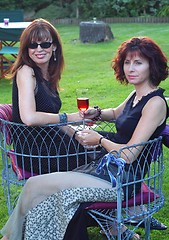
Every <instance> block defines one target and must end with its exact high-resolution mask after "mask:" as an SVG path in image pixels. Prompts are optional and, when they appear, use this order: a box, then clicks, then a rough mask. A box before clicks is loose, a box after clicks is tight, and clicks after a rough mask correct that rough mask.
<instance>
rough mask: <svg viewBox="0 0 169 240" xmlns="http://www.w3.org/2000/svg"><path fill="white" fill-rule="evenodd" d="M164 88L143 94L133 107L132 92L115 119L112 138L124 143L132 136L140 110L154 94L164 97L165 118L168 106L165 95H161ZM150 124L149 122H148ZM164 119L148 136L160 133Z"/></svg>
mask: <svg viewBox="0 0 169 240" xmlns="http://www.w3.org/2000/svg"><path fill="white" fill-rule="evenodd" d="M163 92H164V90H163V89H161V88H159V89H157V90H156V91H153V92H151V93H149V94H147V95H146V96H143V97H142V99H141V100H140V101H139V102H138V103H137V104H136V105H135V106H134V107H133V101H134V98H135V96H136V93H134V94H133V95H132V96H131V98H130V99H129V100H128V102H127V103H126V106H125V108H124V110H123V112H122V114H121V115H120V116H119V117H118V118H117V120H116V130H117V133H116V134H115V135H114V139H112V140H113V141H114V142H116V143H121V144H126V143H127V142H128V141H129V140H130V139H131V137H132V135H133V133H134V130H135V128H136V126H137V124H138V122H139V120H140V118H141V115H142V110H143V108H144V106H145V105H146V103H147V102H148V101H149V100H150V99H151V98H152V97H154V96H159V97H161V98H162V99H164V101H165V103H166V107H167V115H166V119H167V117H168V114H169V113H168V106H167V102H166V100H165V97H164V95H163ZM150 124H151V123H150ZM165 125H166V120H165V121H164V122H163V123H162V124H161V125H160V126H158V127H157V129H156V130H155V132H154V133H153V135H152V136H151V137H150V139H154V138H156V137H158V136H159V135H160V133H161V132H162V130H163V129H164V128H165Z"/></svg>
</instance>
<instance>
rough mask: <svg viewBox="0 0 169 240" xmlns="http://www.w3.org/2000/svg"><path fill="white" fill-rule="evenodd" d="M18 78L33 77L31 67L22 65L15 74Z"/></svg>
mask: <svg viewBox="0 0 169 240" xmlns="http://www.w3.org/2000/svg"><path fill="white" fill-rule="evenodd" d="M17 75H18V76H21V75H22V76H23V75H24V76H33V75H34V71H33V69H32V68H31V67H29V66H27V65H23V66H22V67H21V68H20V69H19V70H18V72H17Z"/></svg>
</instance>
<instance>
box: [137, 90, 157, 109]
mask: <svg viewBox="0 0 169 240" xmlns="http://www.w3.org/2000/svg"><path fill="white" fill-rule="evenodd" d="M157 90H158V88H155V89H153V90H151V91H149V92H148V93H147V94H145V95H142V96H141V97H137V95H136V96H135V98H134V100H133V107H135V106H136V105H137V104H138V103H139V102H140V101H141V99H142V98H143V97H145V96H147V95H149V94H150V93H152V92H155V91H157Z"/></svg>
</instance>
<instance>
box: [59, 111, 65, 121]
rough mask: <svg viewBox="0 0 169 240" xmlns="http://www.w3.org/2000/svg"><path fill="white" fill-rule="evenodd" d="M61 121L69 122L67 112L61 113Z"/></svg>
mask: <svg viewBox="0 0 169 240" xmlns="http://www.w3.org/2000/svg"><path fill="white" fill-rule="evenodd" d="M59 119H60V123H67V114H66V113H61V114H59Z"/></svg>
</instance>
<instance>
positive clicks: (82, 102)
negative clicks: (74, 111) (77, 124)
mask: <svg viewBox="0 0 169 240" xmlns="http://www.w3.org/2000/svg"><path fill="white" fill-rule="evenodd" d="M77 107H78V109H79V110H80V111H82V112H84V111H86V110H87V109H88V107H89V98H77Z"/></svg>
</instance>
